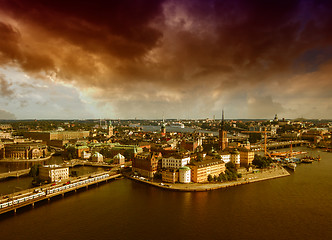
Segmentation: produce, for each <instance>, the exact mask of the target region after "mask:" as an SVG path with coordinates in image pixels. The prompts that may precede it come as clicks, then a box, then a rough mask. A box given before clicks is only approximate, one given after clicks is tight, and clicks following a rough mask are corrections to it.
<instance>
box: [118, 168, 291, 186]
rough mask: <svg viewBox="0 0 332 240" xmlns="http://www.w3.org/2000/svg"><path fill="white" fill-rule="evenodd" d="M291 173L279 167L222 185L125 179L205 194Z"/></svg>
mask: <svg viewBox="0 0 332 240" xmlns="http://www.w3.org/2000/svg"><path fill="white" fill-rule="evenodd" d="M289 175H290V173H289V172H288V171H287V170H286V169H284V168H283V167H277V169H273V170H264V171H262V172H259V173H248V174H245V175H244V176H243V177H242V178H240V179H238V180H237V181H229V182H222V183H164V184H166V185H168V186H162V185H160V183H161V182H153V181H150V180H149V181H146V180H141V179H138V178H134V177H131V176H128V175H124V176H125V177H127V178H129V179H132V180H135V181H137V182H142V183H145V184H149V185H151V186H154V187H159V188H162V189H166V190H170V191H180V192H205V191H212V190H217V189H223V188H228V187H234V186H239V185H243V184H249V183H255V182H260V181H265V180H270V179H275V178H281V177H287V176H289Z"/></svg>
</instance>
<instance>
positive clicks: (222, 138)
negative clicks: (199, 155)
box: [219, 110, 228, 151]
mask: <svg viewBox="0 0 332 240" xmlns="http://www.w3.org/2000/svg"><path fill="white" fill-rule="evenodd" d="M219 147H220V150H221V151H223V150H225V149H226V148H227V147H228V138H227V131H226V130H225V123H224V110H223V111H222V120H221V127H220V129H219Z"/></svg>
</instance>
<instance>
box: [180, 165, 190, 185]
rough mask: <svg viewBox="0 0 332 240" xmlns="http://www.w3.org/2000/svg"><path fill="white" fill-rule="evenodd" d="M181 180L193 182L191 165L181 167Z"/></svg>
mask: <svg viewBox="0 0 332 240" xmlns="http://www.w3.org/2000/svg"><path fill="white" fill-rule="evenodd" d="M179 182H180V183H190V182H191V169H190V167H187V166H184V167H180V168H179Z"/></svg>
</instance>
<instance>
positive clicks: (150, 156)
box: [132, 152, 161, 178]
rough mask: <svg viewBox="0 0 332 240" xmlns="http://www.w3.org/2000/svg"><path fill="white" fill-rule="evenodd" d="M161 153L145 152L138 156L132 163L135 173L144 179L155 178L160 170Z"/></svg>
mask: <svg viewBox="0 0 332 240" xmlns="http://www.w3.org/2000/svg"><path fill="white" fill-rule="evenodd" d="M160 158H161V154H160V153H151V152H143V153H140V154H137V155H136V156H135V157H134V159H133V161H132V168H133V172H137V173H139V174H141V175H142V176H144V177H148V178H153V176H154V174H155V173H156V172H157V170H158V161H159V160H160Z"/></svg>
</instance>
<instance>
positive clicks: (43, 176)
mask: <svg viewBox="0 0 332 240" xmlns="http://www.w3.org/2000/svg"><path fill="white" fill-rule="evenodd" d="M68 178H69V167H61V166H59V165H45V166H41V167H39V179H40V180H41V181H47V182H57V181H61V180H65V179H68Z"/></svg>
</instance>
